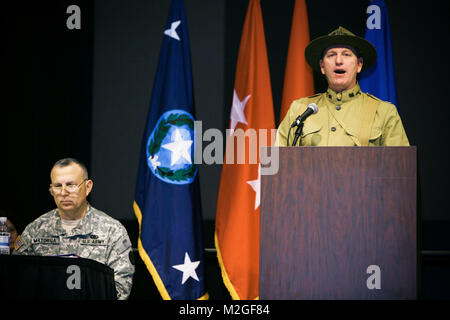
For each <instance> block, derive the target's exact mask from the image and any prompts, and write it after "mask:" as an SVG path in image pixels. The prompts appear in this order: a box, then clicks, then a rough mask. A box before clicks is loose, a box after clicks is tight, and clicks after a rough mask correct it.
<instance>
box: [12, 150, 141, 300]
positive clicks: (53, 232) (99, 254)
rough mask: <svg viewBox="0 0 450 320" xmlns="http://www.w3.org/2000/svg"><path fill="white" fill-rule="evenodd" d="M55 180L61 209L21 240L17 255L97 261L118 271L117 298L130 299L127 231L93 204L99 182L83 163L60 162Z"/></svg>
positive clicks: (53, 191) (131, 264) (32, 227)
mask: <svg viewBox="0 0 450 320" xmlns="http://www.w3.org/2000/svg"><path fill="white" fill-rule="evenodd" d="M50 178H51V184H50V189H49V191H50V194H51V195H52V196H53V198H54V200H55V203H56V207H57V208H56V209H54V210H52V211H50V212H47V213H46V214H44V215H42V216H40V217H39V218H37V219H36V220H35V221H33V222H32V223H30V224H29V225H28V226H27V227H26V228H25V230H24V231H23V233H22V234H21V235H20V236H19V237H18V238H17V240H16V243H15V251H14V254H24V255H38V256H55V255H56V256H58V255H75V256H79V257H82V258H88V259H92V260H96V261H98V262H100V263H103V264H105V265H107V266H109V267H110V268H112V269H113V270H114V281H115V284H116V293H117V298H118V299H121V300H123V299H126V298H127V297H128V295H129V294H130V290H131V286H132V282H133V274H134V258H133V252H132V247H131V242H130V238H129V237H128V233H127V231H126V229H125V228H124V227H123V226H122V224H121V223H120V222H119V221H117V220H115V219H113V218H111V217H110V216H108V215H107V214H105V213H104V212H102V211H100V210H97V209H95V208H94V207H92V206H91V205H90V204H89V203H88V201H87V196H88V195H89V193H90V192H91V190H92V187H93V182H92V180H90V179H89V178H88V172H87V169H86V167H85V166H84V164H83V163H81V162H80V161H78V160H76V159H73V158H66V159H62V160H59V161H57V162H56V163H55V165H54V166H53V168H52V170H51V173H50Z"/></svg>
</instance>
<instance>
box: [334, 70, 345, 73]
mask: <svg viewBox="0 0 450 320" xmlns="http://www.w3.org/2000/svg"><path fill="white" fill-rule="evenodd" d="M334 73H337V74H344V73H345V70H343V69H336V70H334Z"/></svg>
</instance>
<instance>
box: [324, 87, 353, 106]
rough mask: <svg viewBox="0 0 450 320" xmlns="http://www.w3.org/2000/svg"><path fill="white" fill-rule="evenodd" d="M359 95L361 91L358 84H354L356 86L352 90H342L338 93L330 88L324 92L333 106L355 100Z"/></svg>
mask: <svg viewBox="0 0 450 320" xmlns="http://www.w3.org/2000/svg"><path fill="white" fill-rule="evenodd" d="M360 94H361V89H360V87H359V84H358V83H356V85H355V86H354V87H353V88H351V89H348V90H344V91H342V92H339V93H338V92H336V91H334V90H333V89H330V88H328V90H327V92H326V96H327V99H328V100H329V101H331V102H332V103H333V104H337V105H339V104H342V103H345V102H348V101H350V100H352V99H355V98H357V97H358V96H359V95H360Z"/></svg>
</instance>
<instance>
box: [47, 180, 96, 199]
mask: <svg viewBox="0 0 450 320" xmlns="http://www.w3.org/2000/svg"><path fill="white" fill-rule="evenodd" d="M87 180H88V179H84V180H83V181H81V182H80V184H66V185H65V186H64V185H56V186H54V185H50V189H49V191H50V193H51V194H53V195H55V194H61V193H62V192H63V190H66V191H67V192H68V193H74V192H77V191H78V189H80V186H81V185H82V184H83V182H86V181H87Z"/></svg>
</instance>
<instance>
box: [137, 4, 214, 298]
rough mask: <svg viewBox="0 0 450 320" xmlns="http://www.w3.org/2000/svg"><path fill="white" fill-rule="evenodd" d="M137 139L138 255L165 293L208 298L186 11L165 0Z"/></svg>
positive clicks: (167, 295)
mask: <svg viewBox="0 0 450 320" xmlns="http://www.w3.org/2000/svg"><path fill="white" fill-rule="evenodd" d="M161 35H162V36H163V43H162V47H161V52H160V57H159V64H158V69H157V72H156V77H155V82H154V85H153V91H152V96H151V102H150V109H149V112H148V118H147V124H146V129H145V134H144V138H143V141H142V147H141V155H140V162H139V172H138V176H137V184H136V193H135V201H134V204H133V208H134V212H135V215H136V217H137V219H138V222H139V239H138V250H139V255H140V257H141V258H142V260H143V261H144V263H145V265H146V266H147V269H148V270H149V272H150V274H151V275H152V277H153V280H154V282H155V284H156V286H157V288H158V290H159V292H160V294H161V296H162V297H163V299H186V300H190V299H207V298H208V293H207V292H206V288H205V277H204V269H205V268H204V260H203V244H202V230H201V226H202V217H201V208H200V192H199V181H198V167H197V166H196V165H195V164H194V161H193V159H194V158H193V155H194V140H195V139H194V97H193V86H192V71H191V58H190V48H189V38H188V29H187V23H186V14H185V10H184V4H183V1H182V0H173V1H172V3H171V7H170V11H169V16H168V20H167V24H166V26H165V28H164V30H161Z"/></svg>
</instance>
